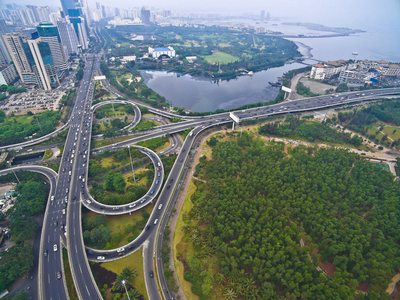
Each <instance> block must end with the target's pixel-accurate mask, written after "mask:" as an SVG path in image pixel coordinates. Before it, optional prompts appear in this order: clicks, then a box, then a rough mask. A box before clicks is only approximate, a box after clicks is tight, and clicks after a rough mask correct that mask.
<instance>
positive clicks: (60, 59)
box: [36, 22, 68, 71]
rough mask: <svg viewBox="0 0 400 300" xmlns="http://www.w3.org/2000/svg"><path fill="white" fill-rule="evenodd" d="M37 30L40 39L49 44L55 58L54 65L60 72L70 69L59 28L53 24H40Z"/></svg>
mask: <svg viewBox="0 0 400 300" xmlns="http://www.w3.org/2000/svg"><path fill="white" fill-rule="evenodd" d="M36 29H37V31H38V33H39V36H40V39H41V41H42V42H44V43H48V45H49V47H50V51H51V56H52V58H53V65H54V66H55V67H56V68H57V69H58V70H60V71H65V70H67V69H68V62H67V61H68V58H67V55H66V54H65V52H64V47H63V45H62V43H61V38H60V34H59V32H58V29H57V26H55V25H53V23H51V22H40V23H39V25H38V26H36Z"/></svg>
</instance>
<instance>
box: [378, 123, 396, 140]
mask: <svg viewBox="0 0 400 300" xmlns="http://www.w3.org/2000/svg"><path fill="white" fill-rule="evenodd" d="M382 131H383V132H384V133H385V134H387V135H388V136H389V137H391V138H392V139H393V140H398V139H400V127H394V126H388V127H386V126H385V128H383V130H382ZM393 131H395V132H394V133H393Z"/></svg>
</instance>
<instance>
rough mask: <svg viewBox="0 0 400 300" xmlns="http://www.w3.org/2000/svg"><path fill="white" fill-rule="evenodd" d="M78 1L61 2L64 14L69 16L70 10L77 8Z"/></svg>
mask: <svg viewBox="0 0 400 300" xmlns="http://www.w3.org/2000/svg"><path fill="white" fill-rule="evenodd" d="M77 3H78V4H79V1H78V0H61V6H62V9H63V11H64V14H65V15H66V16H68V10H70V9H75V8H76V7H77Z"/></svg>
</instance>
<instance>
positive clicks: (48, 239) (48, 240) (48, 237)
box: [47, 235, 50, 243]
mask: <svg viewBox="0 0 400 300" xmlns="http://www.w3.org/2000/svg"><path fill="white" fill-rule="evenodd" d="M47 242H48V243H50V236H49V235H48V236H47Z"/></svg>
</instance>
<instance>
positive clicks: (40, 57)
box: [3, 32, 65, 90]
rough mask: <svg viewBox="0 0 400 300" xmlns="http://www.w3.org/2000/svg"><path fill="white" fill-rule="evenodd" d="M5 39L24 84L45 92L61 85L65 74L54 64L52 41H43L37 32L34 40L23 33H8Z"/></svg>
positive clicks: (33, 35)
mask: <svg viewBox="0 0 400 300" xmlns="http://www.w3.org/2000/svg"><path fill="white" fill-rule="evenodd" d="M3 37H4V40H5V41H6V45H7V48H8V50H9V53H10V56H11V58H12V61H13V62H14V65H15V67H16V69H17V71H18V74H19V76H20V78H21V80H22V82H24V83H25V84H35V85H38V86H39V87H40V88H42V89H44V90H51V87H52V86H53V85H57V84H59V80H60V79H61V78H62V76H63V74H64V73H65V72H64V71H63V70H60V69H59V68H57V67H56V66H55V64H54V59H53V55H52V50H51V47H52V45H51V43H52V41H50V42H45V41H43V40H42V38H41V37H39V35H38V33H37V32H36V33H34V34H32V37H33V38H32V39H27V37H26V36H25V35H23V34H21V33H7V34H6V35H4V36H3Z"/></svg>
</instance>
